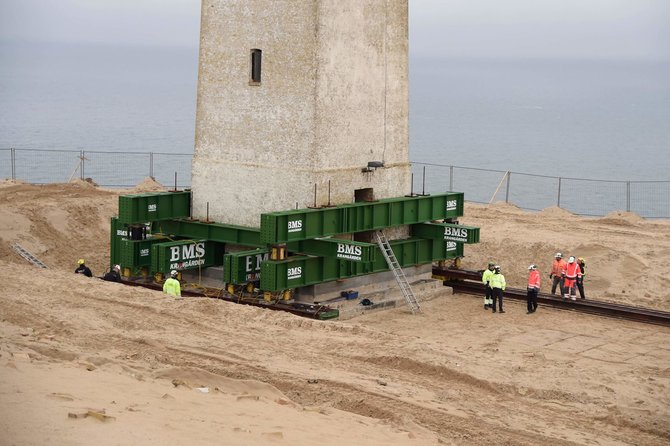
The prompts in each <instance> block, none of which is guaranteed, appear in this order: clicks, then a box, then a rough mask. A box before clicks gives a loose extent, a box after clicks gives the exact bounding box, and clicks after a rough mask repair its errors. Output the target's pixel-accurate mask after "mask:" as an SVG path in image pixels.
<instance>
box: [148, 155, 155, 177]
mask: <svg viewBox="0 0 670 446" xmlns="http://www.w3.org/2000/svg"><path fill="white" fill-rule="evenodd" d="M149 177H150V178H153V177H154V152H149Z"/></svg>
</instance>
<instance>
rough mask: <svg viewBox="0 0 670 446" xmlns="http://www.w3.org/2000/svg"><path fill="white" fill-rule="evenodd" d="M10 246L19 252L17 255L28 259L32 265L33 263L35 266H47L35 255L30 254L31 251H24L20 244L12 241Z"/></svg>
mask: <svg viewBox="0 0 670 446" xmlns="http://www.w3.org/2000/svg"><path fill="white" fill-rule="evenodd" d="M12 248H14V251H16V252H17V253H19V255H20V256H21V257H23V258H24V259H26V260H27V261H29V262H30V263H32V264H33V265H35V266H39V267H40V268H46V267H47V266H46V265H45V264H44V263H42V262H41V261H40V260H39V259H38V258H37V257H35V256H34V255H32V254H31V253H29V252H28V251H26V250H25V249H23V248H22V247H21V245H19V244H18V243H14V244H13V245H12Z"/></svg>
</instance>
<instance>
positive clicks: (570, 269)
mask: <svg viewBox="0 0 670 446" xmlns="http://www.w3.org/2000/svg"><path fill="white" fill-rule="evenodd" d="M581 278H582V269H581V268H580V267H579V264H578V263H577V262H575V258H574V257H573V256H570V258H569V259H568V263H567V264H566V265H565V269H564V270H563V298H564V299H572V300H577V280H578V279H579V280H581Z"/></svg>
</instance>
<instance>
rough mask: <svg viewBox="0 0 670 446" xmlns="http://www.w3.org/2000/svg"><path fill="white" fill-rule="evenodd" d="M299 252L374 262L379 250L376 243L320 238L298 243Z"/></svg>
mask: <svg viewBox="0 0 670 446" xmlns="http://www.w3.org/2000/svg"><path fill="white" fill-rule="evenodd" d="M298 246H299V248H298V249H297V251H298V252H300V253H302V254H307V255H311V256H321V257H334V258H336V259H341V260H349V261H352V262H372V261H374V260H375V255H376V253H377V252H379V248H378V247H377V245H376V244H374V243H364V242H357V241H353V240H342V239H336V238H318V239H312V240H303V241H301V242H299V243H298Z"/></svg>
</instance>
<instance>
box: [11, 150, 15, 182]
mask: <svg viewBox="0 0 670 446" xmlns="http://www.w3.org/2000/svg"><path fill="white" fill-rule="evenodd" d="M10 152H11V155H12V180H16V149H10Z"/></svg>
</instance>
